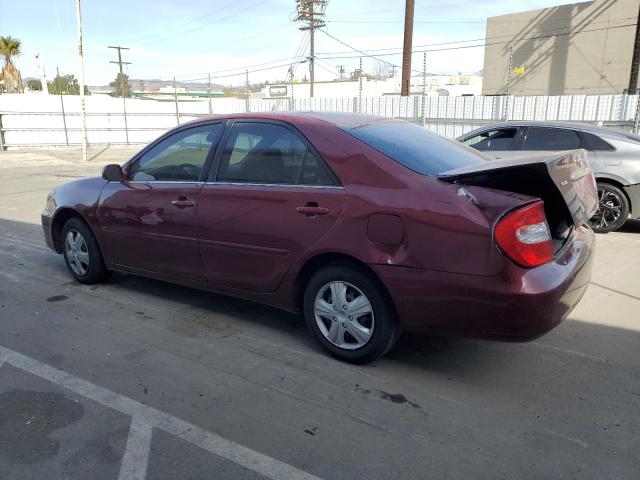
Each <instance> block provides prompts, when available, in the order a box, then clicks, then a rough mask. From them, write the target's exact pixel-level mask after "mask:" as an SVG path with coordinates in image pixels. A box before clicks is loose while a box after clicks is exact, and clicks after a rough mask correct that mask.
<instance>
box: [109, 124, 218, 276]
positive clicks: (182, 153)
mask: <svg viewBox="0 0 640 480" xmlns="http://www.w3.org/2000/svg"><path fill="white" fill-rule="evenodd" d="M223 131H224V124H223V123H214V124H207V125H200V126H195V127H190V128H184V129H181V130H179V131H177V132H175V133H173V134H171V135H169V136H167V137H165V138H163V139H161V140H159V141H158V142H156V143H155V144H153V145H151V146H150V147H148V148H147V149H145V150H143V151H142V152H141V154H139V155H138V156H137V157H136V158H134V159H133V161H132V162H131V163H130V164H129V165H128V167H127V168H126V172H125V180H124V181H123V182H120V183H118V182H110V183H108V184H107V185H106V186H105V187H104V189H103V192H102V195H101V197H100V204H99V206H98V209H97V216H98V221H99V223H100V226H101V228H102V238H103V244H104V245H103V248H104V249H105V250H106V254H107V257H108V258H110V259H111V260H112V261H113V262H114V263H115V264H116V265H117V266H119V267H124V268H125V269H134V270H142V271H147V272H154V273H160V274H163V275H171V276H178V277H184V278H191V279H195V280H203V279H204V273H203V269H202V261H201V259H200V255H199V252H198V245H197V242H196V237H195V221H196V208H197V202H198V195H199V193H200V190H201V188H202V184H203V180H204V178H203V175H204V174H205V170H206V165H207V160H208V159H210V158H211V155H212V152H213V151H214V150H215V148H216V146H217V144H218V141H219V139H220V137H221V136H222V133H223Z"/></svg>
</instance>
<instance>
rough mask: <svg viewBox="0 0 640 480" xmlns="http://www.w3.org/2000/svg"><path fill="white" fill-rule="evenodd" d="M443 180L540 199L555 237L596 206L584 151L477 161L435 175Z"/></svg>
mask: <svg viewBox="0 0 640 480" xmlns="http://www.w3.org/2000/svg"><path fill="white" fill-rule="evenodd" d="M438 178H439V179H440V180H442V181H446V182H451V183H455V184H460V185H473V186H477V187H486V188H492V189H496V190H504V191H509V192H514V193H519V194H523V195H529V196H532V197H537V198H540V199H542V200H543V201H544V203H545V214H546V216H547V220H548V223H549V227H550V229H551V232H552V234H553V236H554V238H560V237H566V235H567V232H568V230H569V229H570V228H571V227H573V226H578V225H582V224H585V223H586V222H587V220H589V218H591V217H592V216H593V215H594V214H595V212H596V211H597V209H598V195H597V189H596V182H595V178H594V177H593V173H592V171H591V168H590V166H589V163H588V161H587V157H586V152H585V151H584V150H571V151H564V152H556V153H553V154H551V155H549V154H541V155H523V156H516V157H509V158H502V159H497V160H492V161H488V162H482V163H477V164H474V165H469V166H465V167H462V168H458V169H455V170H449V171H446V172H442V173H441V174H440V175H438Z"/></svg>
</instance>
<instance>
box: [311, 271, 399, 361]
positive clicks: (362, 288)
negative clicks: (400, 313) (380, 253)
mask: <svg viewBox="0 0 640 480" xmlns="http://www.w3.org/2000/svg"><path fill="white" fill-rule="evenodd" d="M304 316H305V321H306V323H307V326H308V327H309V330H311V332H312V333H313V335H314V337H315V338H316V340H317V341H318V342H319V343H320V345H322V347H324V348H325V350H327V351H328V352H329V353H331V354H332V355H333V356H335V357H337V358H339V359H341V360H344V361H347V362H352V363H366V362H370V361H372V360H375V359H376V358H378V357H380V356H382V355H384V354H385V353H386V352H387V351H388V350H389V349H390V348H391V347H392V346H393V345H394V343H395V342H396V340H397V338H398V335H399V330H400V329H399V325H398V323H397V321H396V316H395V312H394V310H393V307H392V306H391V304H390V301H389V300H388V299H387V295H386V292H385V291H384V289H383V287H382V286H381V285H379V282H377V281H376V279H375V278H373V277H372V275H370V274H368V273H366V272H364V271H362V270H360V269H357V268H354V267H351V266H349V265H339V264H335V265H329V266H327V267H325V268H323V269H321V270H319V271H318V272H316V273H315V274H314V275H313V276H312V277H311V280H309V283H308V284H307V288H306V290H305V294H304Z"/></svg>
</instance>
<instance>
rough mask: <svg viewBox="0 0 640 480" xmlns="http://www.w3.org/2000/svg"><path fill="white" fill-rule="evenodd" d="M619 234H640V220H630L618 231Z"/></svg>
mask: <svg viewBox="0 0 640 480" xmlns="http://www.w3.org/2000/svg"><path fill="white" fill-rule="evenodd" d="M618 231H619V232H627V233H640V220H635V219H629V220H627V221H626V222H625V224H624V225H622V227H620V229H619V230H618Z"/></svg>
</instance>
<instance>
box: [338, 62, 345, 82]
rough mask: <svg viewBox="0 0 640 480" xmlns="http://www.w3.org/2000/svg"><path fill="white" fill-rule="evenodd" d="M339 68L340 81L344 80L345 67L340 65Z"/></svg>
mask: <svg viewBox="0 0 640 480" xmlns="http://www.w3.org/2000/svg"><path fill="white" fill-rule="evenodd" d="M337 68H338V73H339V74H340V80H344V65H338V66H337Z"/></svg>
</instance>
